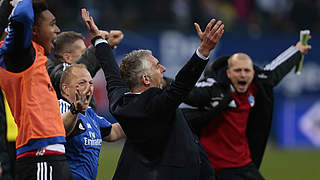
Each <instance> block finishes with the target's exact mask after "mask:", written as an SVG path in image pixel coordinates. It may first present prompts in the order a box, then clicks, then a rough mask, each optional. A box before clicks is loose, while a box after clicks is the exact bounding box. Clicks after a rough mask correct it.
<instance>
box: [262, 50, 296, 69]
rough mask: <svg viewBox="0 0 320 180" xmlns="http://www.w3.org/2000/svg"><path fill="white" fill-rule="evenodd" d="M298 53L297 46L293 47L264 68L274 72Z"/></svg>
mask: <svg viewBox="0 0 320 180" xmlns="http://www.w3.org/2000/svg"><path fill="white" fill-rule="evenodd" d="M297 51H298V49H297V48H296V47H295V46H291V47H290V48H288V49H287V50H285V51H284V52H283V53H281V54H280V55H279V56H278V57H276V58H275V59H274V60H273V61H272V62H271V63H270V64H267V65H266V66H265V67H264V70H273V69H275V68H276V67H278V66H279V65H280V64H281V63H283V62H284V61H286V60H288V59H289V57H291V56H292V55H293V54H295V53H296V52H297Z"/></svg>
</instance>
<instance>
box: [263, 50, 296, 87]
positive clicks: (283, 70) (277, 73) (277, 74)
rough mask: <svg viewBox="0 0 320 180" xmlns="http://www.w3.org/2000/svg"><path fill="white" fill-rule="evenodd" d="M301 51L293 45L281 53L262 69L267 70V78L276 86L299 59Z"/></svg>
mask: <svg viewBox="0 0 320 180" xmlns="http://www.w3.org/2000/svg"><path fill="white" fill-rule="evenodd" d="M300 59H301V53H300V51H299V50H298V49H296V48H295V47H294V46H291V47H290V48H288V49H287V50H286V51H284V52H283V53H281V54H280V55H279V56H278V57H277V58H276V59H274V60H273V61H272V62H271V63H270V64H268V65H266V66H265V68H264V70H266V71H269V80H271V82H272V85H273V86H276V85H277V84H278V83H279V82H280V81H281V80H282V79H283V78H284V76H286V75H287V74H288V73H289V72H290V71H291V70H292V69H293V68H294V67H295V66H296V65H297V64H298V63H299V61H300Z"/></svg>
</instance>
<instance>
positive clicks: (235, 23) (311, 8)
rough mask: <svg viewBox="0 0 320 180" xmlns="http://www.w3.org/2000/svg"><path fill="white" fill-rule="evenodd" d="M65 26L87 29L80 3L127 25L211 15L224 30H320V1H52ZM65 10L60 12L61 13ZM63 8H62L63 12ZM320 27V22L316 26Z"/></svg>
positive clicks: (102, 18) (115, 25) (113, 25)
mask: <svg viewBox="0 0 320 180" xmlns="http://www.w3.org/2000/svg"><path fill="white" fill-rule="evenodd" d="M48 1H49V4H50V6H51V7H52V9H54V12H55V11H59V12H56V13H55V14H57V20H58V22H59V24H61V27H62V30H63V31H66V30H74V29H79V30H80V31H84V30H85V29H84V26H83V24H82V23H81V21H80V17H79V15H78V14H79V11H80V8H81V7H88V9H89V10H90V12H91V13H92V15H93V16H94V17H95V21H96V22H97V24H98V25H99V26H102V27H105V28H110V29H126V30H139V31H141V30H142V31H143V30H159V29H160V30H163V29H172V28H179V29H182V30H183V29H189V28H187V27H190V26H192V23H193V22H200V25H204V24H205V23H206V22H207V21H208V20H209V19H211V18H217V19H222V20H223V21H224V22H225V29H226V30H227V31H232V32H248V33H249V34H252V35H253V36H254V37H259V36H260V35H261V34H262V33H263V32H270V31H271V32H272V31H278V32H279V31H282V32H292V31H298V30H300V29H305V28H310V29H311V30H312V31H313V32H314V31H320V26H319V25H317V23H316V22H317V19H319V12H320V11H318V10H319V9H320V3H319V2H320V1H319V0H294V1H291V0H173V1H170V0H154V1H148V0H135V1H130V0H122V1H116V0H91V1H85V0H81V1H76V0H69V1H66V2H64V1H62V0H48ZM60 12H61V13H60ZM62 12H63V13H62ZM317 26H318V27H317Z"/></svg>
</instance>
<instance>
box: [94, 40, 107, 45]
mask: <svg viewBox="0 0 320 180" xmlns="http://www.w3.org/2000/svg"><path fill="white" fill-rule="evenodd" d="M100 43H107V44H108V41H106V40H105V39H99V40H96V42H95V43H94V47H96V46H97V45H98V44H100Z"/></svg>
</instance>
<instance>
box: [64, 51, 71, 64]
mask: <svg viewBox="0 0 320 180" xmlns="http://www.w3.org/2000/svg"><path fill="white" fill-rule="evenodd" d="M62 58H63V62H66V63H68V64H72V62H71V59H72V58H71V54H70V53H67V52H65V53H63V54H62Z"/></svg>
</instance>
